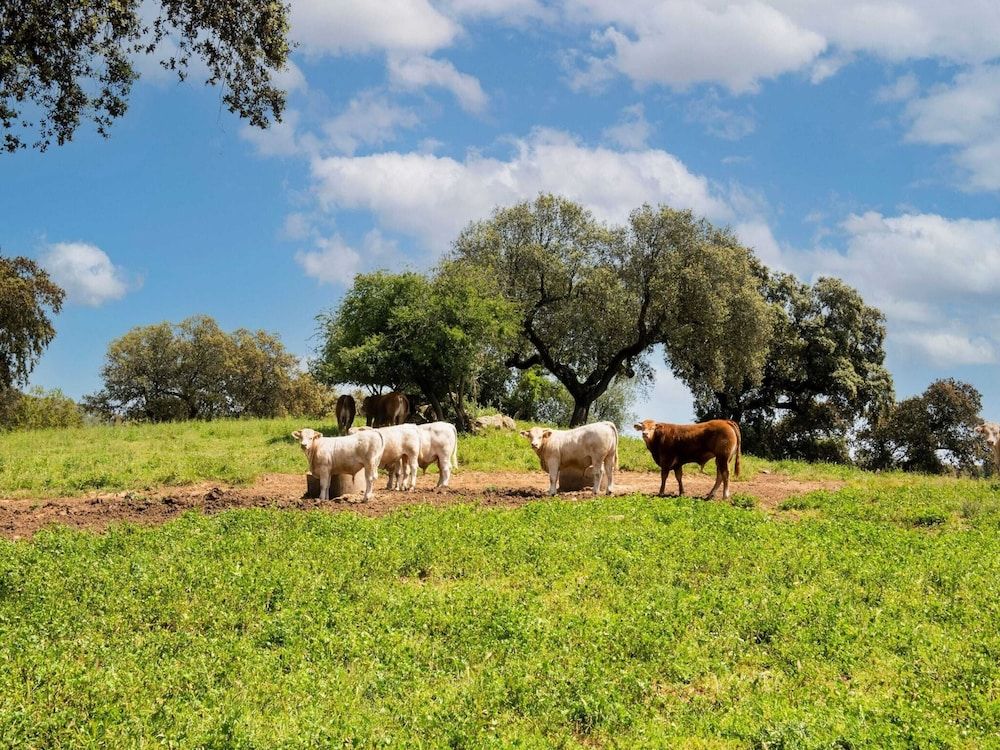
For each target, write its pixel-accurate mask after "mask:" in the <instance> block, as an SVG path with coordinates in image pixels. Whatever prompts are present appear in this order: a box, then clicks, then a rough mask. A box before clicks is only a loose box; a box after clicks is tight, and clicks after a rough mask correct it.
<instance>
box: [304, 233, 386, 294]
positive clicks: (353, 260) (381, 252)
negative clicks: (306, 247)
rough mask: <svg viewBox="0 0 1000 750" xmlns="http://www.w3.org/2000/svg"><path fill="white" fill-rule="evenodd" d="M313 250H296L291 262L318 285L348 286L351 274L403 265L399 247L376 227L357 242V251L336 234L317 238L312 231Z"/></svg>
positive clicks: (351, 277)
mask: <svg viewBox="0 0 1000 750" xmlns="http://www.w3.org/2000/svg"><path fill="white" fill-rule="evenodd" d="M313 239H314V243H315V245H316V250H312V251H308V252H306V251H300V252H297V253H296V254H295V261H296V262H297V263H298V264H299V265H300V266H302V268H303V269H304V270H305V272H306V275H307V276H311V277H313V278H314V279H316V280H318V281H319V282H320V283H321V284H333V285H335V286H344V287H346V286H350V284H351V282H352V281H353V279H354V276H355V274H358V273H361V272H362V271H365V270H369V269H373V268H382V267H392V268H393V269H399V268H401V267H403V266H405V265H406V264H405V262H404V260H403V257H402V254H401V253H400V251H399V246H398V245H397V243H396V242H395V240H391V239H389V238H387V237H385V236H384V235H383V234H382V233H381V232H380V231H379V230H378V229H372V230H371V231H369V232H368V233H367V234H366V235H365V236H364V238H363V239H362V241H361V250H360V251H358V250H355V249H354V248H353V247H351V246H350V245H348V244H347V243H346V242H345V241H344V240H343V238H342V237H341V236H340V235H334V236H333V237H331V238H324V237H319V236H317V235H316V234H315V232H313Z"/></svg>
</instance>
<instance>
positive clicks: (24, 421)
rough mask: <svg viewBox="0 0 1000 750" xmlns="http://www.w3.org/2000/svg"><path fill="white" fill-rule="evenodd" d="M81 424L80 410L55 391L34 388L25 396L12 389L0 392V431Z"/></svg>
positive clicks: (72, 402)
mask: <svg viewBox="0 0 1000 750" xmlns="http://www.w3.org/2000/svg"><path fill="white" fill-rule="evenodd" d="M82 424H83V413H82V412H81V411H80V407H79V406H77V404H76V402H75V401H73V399H71V398H69V397H68V396H66V395H65V394H64V393H63V392H62V391H60V390H59V389H54V390H51V391H46V390H45V389H44V388H39V387H35V388H32V389H30V390H29V391H28V392H27V393H21V392H20V391H18V390H15V389H14V388H9V389H7V390H5V391H0V429H10V430H39V429H44V428H52V427H79V426H80V425H82Z"/></svg>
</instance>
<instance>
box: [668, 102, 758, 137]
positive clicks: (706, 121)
mask: <svg viewBox="0 0 1000 750" xmlns="http://www.w3.org/2000/svg"><path fill="white" fill-rule="evenodd" d="M685 119H686V120H687V121H688V122H697V123H701V124H702V125H704V126H705V130H707V131H708V133H709V134H710V135H714V136H715V137H716V138H722V139H723V140H727V141H738V140H740V139H741V138H745V137H746V136H748V135H750V134H751V133H752V132H753V131H754V130H756V129H757V121H756V120H755V119H754V116H753V115H752V114H743V113H740V112H736V111H733V110H730V109H726V108H724V107H722V106H721V105H720V104H719V95H718V94H717V93H716V92H715V91H710V92H709V93H708V94H706V95H705V96H703V97H701V98H700V99H697V100H695V101H693V102H691V104H690V105H688V108H687V114H686V115H685Z"/></svg>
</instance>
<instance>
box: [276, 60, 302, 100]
mask: <svg viewBox="0 0 1000 750" xmlns="http://www.w3.org/2000/svg"><path fill="white" fill-rule="evenodd" d="M271 82H272V83H273V84H274V85H275V86H277V87H278V88H280V89H282V90H283V91H284V92H285V93H286V94H290V93H292V92H293V91H305V90H306V89H307V88H308V85H307V84H306V76H305V73H303V72H302V69H301V68H300V67H299V66H298V65H296V64H295V63H294V62H292V61H291V60H289V61H288V62H287V63H286V64H285V67H284V68H283V69H282V70H279V71H278V72H277V73H275V74H274V75H273V76H271Z"/></svg>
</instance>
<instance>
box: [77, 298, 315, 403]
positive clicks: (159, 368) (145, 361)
mask: <svg viewBox="0 0 1000 750" xmlns="http://www.w3.org/2000/svg"><path fill="white" fill-rule="evenodd" d="M101 376H102V378H103V379H104V388H103V389H101V391H99V392H98V393H95V394H92V395H89V396H86V397H85V399H84V401H85V404H86V405H87V407H88V408H89V409H90V410H91V411H94V412H96V413H98V414H101V415H103V416H106V417H112V416H120V417H125V418H127V419H140V420H144V421H150V422H164V421H172V420H179V419H212V418H215V417H242V416H252V417H272V416H278V415H281V414H285V413H288V412H289V411H290V410H291V408H290V407H293V406H294V405H295V404H296V403H298V402H299V400H300V399H301V398H302V397H303V396H304V395H305V396H308V393H307V391H308V389H309V383H308V382H304V383H303V382H298V381H299V380H300V379H301V376H302V374H301V373H299V372H298V360H297V358H296V357H294V356H292V355H291V354H289V353H288V352H287V351H286V350H285V347H284V346H283V345H282V343H281V342H280V341H279V340H278V339H277V338H276V337H275V336H273V335H271V334H268V333H266V332H264V331H255V332H252V331H248V330H245V329H239V330H237V331H235V332H234V333H233V334H231V335H230V334H227V333H225V332H224V331H223V330H222V329H221V328H219V326H218V324H217V323H216V322H215V321H214V320H213V319H212V318H209V317H207V316H196V317H192V318H188V319H187V320H184V321H182V322H181V323H179V324H178V325H176V326H175V325H171V324H170V323H158V324H156V325H150V326H141V327H138V328H133V329H132V330H131V331H129V332H128V333H126V334H125V335H124V336H122V337H121V338H118V339H115V340H114V341H112V342H111V344H110V345H109V346H108V353H107V357H106V360H105V363H104V366H103V367H102V368H101ZM303 389H305V391H304V390H303ZM309 398H312V397H311V396H309ZM313 400H315V399H313Z"/></svg>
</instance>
